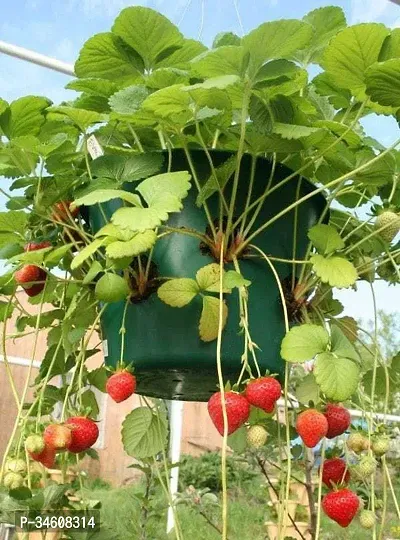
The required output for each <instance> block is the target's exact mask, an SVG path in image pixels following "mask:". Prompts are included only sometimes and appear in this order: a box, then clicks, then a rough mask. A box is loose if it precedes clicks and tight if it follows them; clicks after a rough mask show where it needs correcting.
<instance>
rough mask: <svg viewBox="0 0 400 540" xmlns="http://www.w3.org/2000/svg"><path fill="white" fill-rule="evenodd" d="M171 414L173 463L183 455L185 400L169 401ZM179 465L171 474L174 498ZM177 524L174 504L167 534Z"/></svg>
mask: <svg viewBox="0 0 400 540" xmlns="http://www.w3.org/2000/svg"><path fill="white" fill-rule="evenodd" d="M169 414H170V423H169V425H170V445H169V457H170V460H171V463H178V462H179V460H180V457H181V437H182V420H183V401H170V402H169ZM178 479H179V467H172V469H171V475H170V479H169V481H170V494H171V499H172V500H173V499H174V497H175V495H176V493H177V491H178ZM174 526H175V520H174V512H173V509H172V506H170V507H169V508H168V520H167V534H168V533H169V532H171V531H172V529H173V528H174Z"/></svg>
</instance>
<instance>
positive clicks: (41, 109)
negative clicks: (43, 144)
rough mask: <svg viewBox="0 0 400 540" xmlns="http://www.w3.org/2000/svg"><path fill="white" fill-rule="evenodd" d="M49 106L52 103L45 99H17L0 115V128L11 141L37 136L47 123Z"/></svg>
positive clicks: (33, 97)
mask: <svg viewBox="0 0 400 540" xmlns="http://www.w3.org/2000/svg"><path fill="white" fill-rule="evenodd" d="M3 103H5V102H3ZM49 105H51V101H50V100H48V99H46V98H43V97H36V96H26V97H23V98H20V99H16V100H15V101H13V102H12V103H11V104H10V106H9V109H5V110H3V112H2V114H1V115H0V127H1V129H2V130H3V132H4V134H5V135H6V136H7V137H8V138H9V139H14V138H16V137H21V136H23V135H37V134H38V133H39V131H40V128H41V127H42V125H43V124H44V123H45V110H46V109H47V107H49Z"/></svg>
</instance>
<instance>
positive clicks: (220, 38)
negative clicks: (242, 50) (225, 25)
mask: <svg viewBox="0 0 400 540" xmlns="http://www.w3.org/2000/svg"><path fill="white" fill-rule="evenodd" d="M240 43H241V39H240V37H239V36H237V35H236V34H234V33H233V32H220V33H219V34H217V35H216V36H215V38H214V41H213V44H212V48H213V49H217V48H218V47H225V46H226V45H236V46H239V45H240Z"/></svg>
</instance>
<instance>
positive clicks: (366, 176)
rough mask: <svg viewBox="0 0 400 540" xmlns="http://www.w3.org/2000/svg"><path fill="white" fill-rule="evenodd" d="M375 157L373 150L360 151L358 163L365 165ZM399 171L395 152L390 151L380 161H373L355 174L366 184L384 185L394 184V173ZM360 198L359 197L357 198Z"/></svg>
mask: <svg viewBox="0 0 400 540" xmlns="http://www.w3.org/2000/svg"><path fill="white" fill-rule="evenodd" d="M374 157H375V153H374V152H373V150H365V151H364V152H359V156H358V158H359V159H358V163H357V165H358V166H360V165H364V164H366V163H368V162H369V161H370V160H371V159H373V158H374ZM396 173H397V161H396V156H395V154H394V153H391V152H389V153H388V154H386V155H384V156H383V157H382V158H381V159H380V160H379V161H376V162H375V163H372V165H369V166H368V167H366V168H365V169H364V170H363V171H361V172H359V173H358V174H357V175H355V179H356V180H357V182H360V183H362V184H364V185H366V186H383V185H385V184H389V183H390V184H392V182H393V178H394V175H395V174H396ZM357 200H358V199H357Z"/></svg>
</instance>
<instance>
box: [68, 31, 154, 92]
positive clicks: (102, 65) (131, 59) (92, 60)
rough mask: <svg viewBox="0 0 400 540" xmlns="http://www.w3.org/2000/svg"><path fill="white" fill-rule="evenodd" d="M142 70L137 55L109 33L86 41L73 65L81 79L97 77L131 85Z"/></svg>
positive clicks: (141, 64) (141, 62)
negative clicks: (127, 82) (128, 82)
mask: <svg viewBox="0 0 400 540" xmlns="http://www.w3.org/2000/svg"><path fill="white" fill-rule="evenodd" d="M143 70H144V66H143V61H142V59H141V58H140V57H139V55H138V54H137V53H135V51H133V50H129V49H128V47H127V46H126V44H125V43H124V42H123V41H122V39H121V38H119V37H118V36H116V35H114V34H112V33H111V32H104V33H101V34H96V35H95V36H93V37H91V38H90V39H88V41H86V43H85V44H84V46H83V47H82V49H81V51H80V54H79V57H78V60H77V61H76V63H75V73H76V75H77V76H78V77H81V78H82V79H84V78H86V77H94V78H97V77H99V78H100V79H108V80H110V81H121V82H123V81H130V82H131V83H133V82H134V81H135V80H136V79H138V78H139V77H140V76H141V73H142V72H143Z"/></svg>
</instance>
